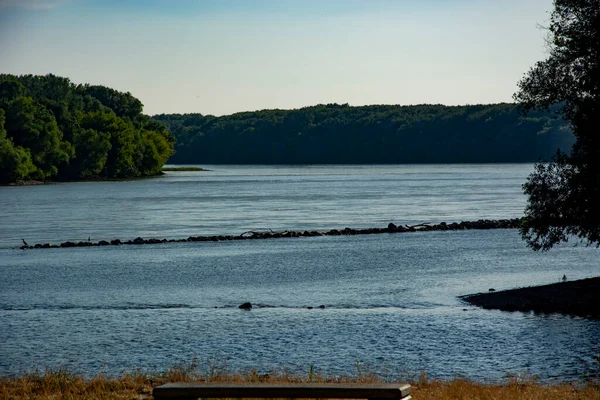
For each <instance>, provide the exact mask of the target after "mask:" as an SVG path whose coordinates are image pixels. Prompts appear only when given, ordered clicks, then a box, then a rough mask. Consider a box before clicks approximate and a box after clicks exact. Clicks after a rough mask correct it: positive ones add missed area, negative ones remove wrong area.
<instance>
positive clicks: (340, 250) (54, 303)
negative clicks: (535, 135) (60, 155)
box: [0, 164, 600, 380]
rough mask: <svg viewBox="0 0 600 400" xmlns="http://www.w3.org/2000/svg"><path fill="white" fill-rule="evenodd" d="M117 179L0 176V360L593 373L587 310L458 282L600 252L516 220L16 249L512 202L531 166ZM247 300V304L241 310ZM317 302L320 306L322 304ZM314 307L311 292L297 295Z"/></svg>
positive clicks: (522, 272) (543, 273)
mask: <svg viewBox="0 0 600 400" xmlns="http://www.w3.org/2000/svg"><path fill="white" fill-rule="evenodd" d="M207 168H209V169H211V171H206V172H171V173H168V174H167V175H166V176H164V177H160V178H152V179H144V180H137V181H131V182H93V183H91V182H87V183H67V184H53V185H44V186H31V187H0V375H10V374H17V373H19V372H20V371H23V370H30V369H33V368H36V367H45V366H48V367H53V368H56V367H67V368H71V369H73V370H75V371H83V372H86V373H96V372H99V371H105V372H107V373H109V374H118V373H120V372H122V371H123V370H127V369H134V368H138V367H140V368H148V369H162V368H166V367H169V366H172V365H174V364H176V363H180V362H189V361H191V360H192V359H193V358H194V357H198V358H199V359H200V360H201V361H204V362H206V364H210V363H215V364H217V365H220V366H224V367H226V368H228V369H230V370H245V369H258V370H260V371H269V370H280V369H287V370H290V371H295V372H307V371H308V369H309V368H310V365H314V367H315V368H316V370H317V371H320V372H323V373H325V374H328V375H333V374H351V373H354V372H356V363H357V362H358V363H359V364H360V365H361V366H362V368H363V370H364V369H367V370H371V371H376V372H379V373H381V374H382V375H383V376H384V377H386V378H388V379H394V378H396V377H402V376H406V374H418V373H419V372H421V371H426V372H427V373H428V374H429V375H430V376H433V377H441V378H449V377H456V376H462V377H468V378H473V379H477V380H497V379H501V378H503V377H505V376H507V375H515V374H517V375H520V374H525V375H537V376H540V377H541V378H542V379H546V380H572V379H578V378H579V377H581V376H585V375H586V374H597V373H598V372H600V371H599V365H598V363H597V362H596V361H595V360H594V356H595V355H597V354H600V321H590V320H585V319H581V318H572V317H566V316H558V315H534V314H524V313H503V312H498V311H486V310H481V309H477V308H473V307H470V306H466V305H464V304H462V303H461V302H460V300H459V299H457V296H459V295H462V294H468V293H473V292H480V291H487V290H488V288H491V287H494V288H496V289H504V288H511V287H516V286H527V285H534V284H542V283H551V282H556V281H558V280H559V279H560V278H561V277H562V276H563V274H566V275H567V276H568V277H569V279H577V278H584V277H591V276H597V275H598V274H599V273H598V272H599V267H600V265H599V262H598V256H599V255H600V251H599V250H598V249H595V248H586V247H583V246H575V245H574V244H569V245H566V246H561V247H559V248H557V249H554V250H552V251H551V252H549V253H536V252H533V251H531V250H528V249H527V248H526V246H525V245H524V244H523V243H522V242H521V240H520V238H519V235H518V232H517V231H516V230H490V231H461V232H423V233H411V234H382V235H368V236H349V237H313V238H297V239H273V240H258V241H243V242H216V243H212V242H211V243H206V242H203V243H171V244H163V245H154V246H139V247H138V246H121V247H113V246H110V247H94V248H69V249H50V250H30V251H22V250H19V249H18V246H20V244H21V239H22V238H24V239H25V240H27V241H28V242H29V243H30V244H31V243H38V242H54V243H58V242H62V241H66V240H84V239H87V238H88V237H91V238H92V240H96V241H97V240H101V239H106V240H110V239H114V238H120V239H133V238H135V237H138V236H141V237H144V238H147V237H158V238H183V237H187V236H190V235H194V236H197V235H202V234H238V233H242V232H244V231H247V230H258V229H273V230H285V229H294V230H300V229H317V230H324V229H331V228H345V227H353V228H360V227H384V226H386V225H387V224H388V223H389V222H394V223H396V224H404V223H408V224H411V223H420V222H440V221H446V222H453V221H457V222H459V221H461V220H476V219H480V218H488V219H494V218H509V217H518V216H521V215H522V211H523V208H524V205H525V198H524V197H523V195H522V193H521V188H520V185H521V184H522V183H523V182H524V181H525V179H526V177H527V175H528V174H529V172H530V171H531V170H532V166H531V165H530V164H526V165H525V164H516V165H515V164H509V165H403V166H304V167H295V166H282V167H272V166H269V167H266V166H209V167H207ZM246 301H250V302H252V303H253V304H255V308H254V309H253V310H252V311H249V312H246V311H242V310H239V309H238V308H237V306H238V305H239V304H241V303H243V302H246ZM320 305H324V306H325V308H324V309H320V308H319V306H320ZM308 307H314V308H313V309H308Z"/></svg>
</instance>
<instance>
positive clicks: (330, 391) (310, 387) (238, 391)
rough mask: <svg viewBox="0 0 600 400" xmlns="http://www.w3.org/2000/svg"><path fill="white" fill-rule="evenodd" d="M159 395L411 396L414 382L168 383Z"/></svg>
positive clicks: (381, 399)
mask: <svg viewBox="0 0 600 400" xmlns="http://www.w3.org/2000/svg"><path fill="white" fill-rule="evenodd" d="M152 395H153V396H154V398H155V399H178V400H196V399H198V398H209V399H210V398H271V399H272V398H290V399H369V400H390V399H396V400H399V399H401V400H410V399H411V396H410V385H404V384H387V383H384V384H359V383H352V384H345V383H167V384H166V385H162V386H157V387H155V388H154V390H153V391H152Z"/></svg>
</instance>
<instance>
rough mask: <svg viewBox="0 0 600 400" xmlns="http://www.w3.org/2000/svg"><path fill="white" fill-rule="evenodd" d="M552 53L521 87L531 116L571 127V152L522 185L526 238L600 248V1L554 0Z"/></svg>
mask: <svg viewBox="0 0 600 400" xmlns="http://www.w3.org/2000/svg"><path fill="white" fill-rule="evenodd" d="M548 30H549V40H548V41H549V44H550V53H549V56H548V58H547V59H546V60H544V61H540V62H538V63H537V64H536V65H535V66H534V67H533V68H531V69H530V70H529V72H528V73H527V75H526V76H525V77H524V78H523V79H522V80H521V81H520V82H519V92H518V93H516V94H515V96H514V97H515V100H517V101H519V102H520V104H521V105H522V106H523V107H524V109H525V110H526V111H531V110H543V109H548V108H550V107H552V105H554V104H559V105H560V107H559V108H558V109H557V110H556V111H557V113H559V114H560V115H561V116H562V117H563V118H564V120H566V121H567V122H568V123H569V125H570V127H571V128H572V131H573V134H574V135H575V138H576V141H575V144H574V145H573V149H572V151H571V152H570V154H563V153H560V152H559V153H558V154H557V155H556V156H555V157H554V158H553V159H552V161H551V162H550V163H549V164H548V165H537V166H536V169H535V171H534V173H533V174H532V175H531V176H530V177H529V178H528V181H527V182H526V183H525V184H524V185H523V189H524V191H525V194H526V195H527V196H528V206H527V209H526V224H524V225H523V227H522V229H521V234H522V236H523V238H524V239H525V240H526V241H527V243H528V244H529V246H530V247H532V248H533V249H535V250H538V249H542V250H548V249H550V248H552V247H553V246H554V245H555V244H558V243H560V242H566V241H568V240H569V237H572V236H577V237H579V238H580V239H582V240H585V241H587V244H596V245H600V208H599V207H598V205H599V204H600V128H599V127H600V2H599V1H598V0H555V1H554V11H553V12H552V16H551V19H550V26H549V28H548Z"/></svg>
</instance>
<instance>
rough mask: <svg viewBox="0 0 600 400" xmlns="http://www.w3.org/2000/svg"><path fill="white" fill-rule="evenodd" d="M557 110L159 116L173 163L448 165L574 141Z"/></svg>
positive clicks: (378, 109)
mask: <svg viewBox="0 0 600 400" xmlns="http://www.w3.org/2000/svg"><path fill="white" fill-rule="evenodd" d="M554 111H555V108H553V109H552V110H549V111H543V112H542V111H539V112H538V111H532V112H531V113H529V114H528V115H526V116H525V115H523V114H522V113H521V112H520V108H519V106H518V105H517V104H510V103H500V104H479V105H465V106H444V105H441V104H421V105H411V106H400V105H368V106H350V105H348V104H318V105H315V106H309V107H303V108H299V109H292V110H281V109H271V110H260V111H253V112H239V113H235V114H231V115H224V116H219V117H217V116H213V115H202V114H161V115H154V116H153V117H152V119H153V120H154V121H156V122H159V123H161V124H163V125H164V126H165V127H167V129H168V130H169V131H170V132H171V134H172V135H173V136H174V137H175V138H176V145H175V154H173V156H172V157H171V158H170V159H169V163H171V164H270V165H284V164H288V165H289V164H295V165H296V164H297V165H307V164H338V165H340V164H363V165H364V164H424V163H431V164H440V163H442V164H447V163H499V162H535V161H539V160H548V159H550V158H551V157H552V156H553V155H554V154H556V150H557V149H561V150H562V151H569V149H570V148H571V146H572V145H573V143H574V141H575V137H574V136H573V134H572V133H571V129H570V127H569V125H568V124H567V123H566V122H565V121H563V120H562V119H560V118H555V113H554Z"/></svg>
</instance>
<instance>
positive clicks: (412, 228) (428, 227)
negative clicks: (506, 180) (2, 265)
mask: <svg viewBox="0 0 600 400" xmlns="http://www.w3.org/2000/svg"><path fill="white" fill-rule="evenodd" d="M522 222H523V220H522V219H521V218H513V219H499V220H487V219H486V220H483V219H480V220H478V221H461V222H460V223H457V222H453V223H450V224H448V223H446V222H440V223H439V224H430V223H422V224H417V225H396V224H394V223H393V222H390V223H389V224H388V226H387V228H365V229H352V228H345V229H341V230H339V229H331V230H329V231H283V232H274V231H272V230H268V231H246V232H243V233H241V234H240V235H235V236H234V235H213V236H190V237H188V238H187V239H156V238H150V239H143V238H141V237H138V238H135V239H133V240H128V241H121V240H120V239H113V240H111V241H107V240H100V241H98V242H92V241H91V240H88V241H80V242H70V241H67V242H63V243H61V244H59V245H57V244H52V243H37V244H35V245H29V244H26V243H24V244H23V246H21V247H19V248H20V249H21V250H28V249H57V248H68V247H92V246H111V245H112V246H120V245H143V244H162V243H182V242H221V241H232V240H257V239H281V238H300V237H316V236H348V235H373V234H380V233H409V232H431V231H458V230H469V229H481V230H487V229H515V228H519V227H520V226H521V225H522Z"/></svg>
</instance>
